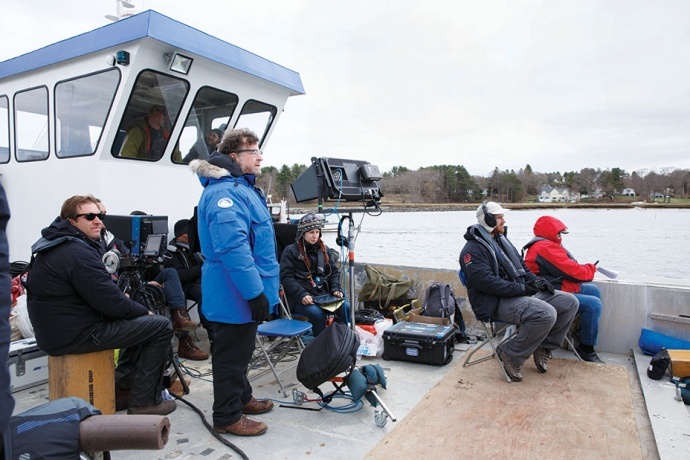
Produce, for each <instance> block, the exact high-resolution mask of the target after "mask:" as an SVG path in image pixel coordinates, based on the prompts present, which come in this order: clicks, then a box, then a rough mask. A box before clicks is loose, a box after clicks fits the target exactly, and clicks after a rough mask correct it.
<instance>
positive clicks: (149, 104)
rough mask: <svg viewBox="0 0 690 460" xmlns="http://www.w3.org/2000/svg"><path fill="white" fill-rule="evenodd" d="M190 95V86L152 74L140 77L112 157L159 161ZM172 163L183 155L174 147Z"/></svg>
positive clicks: (175, 79)
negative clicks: (183, 105)
mask: <svg viewBox="0 0 690 460" xmlns="http://www.w3.org/2000/svg"><path fill="white" fill-rule="evenodd" d="M188 93H189V82H187V81H186V80H182V79H180V78H175V77H171V76H170V75H164V74H162V73H158V72H154V71H152V70H145V71H143V72H141V73H140V74H139V76H138V77H137V81H136V83H135V84H134V89H133V90H132V95H131V97H130V99H129V102H127V108H126V109H125V113H124V115H123V116H122V120H121V121H120V126H119V127H118V130H117V134H116V136H115V142H113V146H112V148H111V153H112V154H113V156H115V157H119V158H128V159H136V160H144V161H158V160H160V159H161V158H162V157H163V154H164V152H165V150H166V149H167V147H168V143H169V142H170V141H171V139H170V133H171V132H172V130H173V127H174V126H175V123H176V122H177V118H178V117H179V115H180V109H181V108H182V104H183V103H184V100H185V98H186V97H187V94H188ZM172 157H173V161H181V159H182V154H181V153H180V149H179V146H178V145H177V143H175V146H174V147H173V152H172Z"/></svg>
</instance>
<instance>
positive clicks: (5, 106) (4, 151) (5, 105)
mask: <svg viewBox="0 0 690 460" xmlns="http://www.w3.org/2000/svg"><path fill="white" fill-rule="evenodd" d="M9 103H10V100H9V98H8V97H7V96H0V163H7V162H9V161H10V106H9Z"/></svg>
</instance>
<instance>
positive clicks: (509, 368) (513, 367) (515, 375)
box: [496, 345, 522, 382]
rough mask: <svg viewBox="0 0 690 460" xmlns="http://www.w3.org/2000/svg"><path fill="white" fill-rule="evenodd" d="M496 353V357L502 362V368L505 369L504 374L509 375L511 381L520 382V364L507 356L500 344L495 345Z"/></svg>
mask: <svg viewBox="0 0 690 460" xmlns="http://www.w3.org/2000/svg"><path fill="white" fill-rule="evenodd" d="M496 355H497V356H498V359H500V360H501V362H502V363H503V369H505V371H506V374H508V377H510V380H512V381H513V382H522V374H521V373H520V366H518V365H517V364H515V363H514V362H513V360H512V359H510V357H509V356H508V353H506V352H505V351H504V350H503V348H501V346H500V345H499V346H497V347H496Z"/></svg>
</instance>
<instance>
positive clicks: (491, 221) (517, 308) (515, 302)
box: [460, 201, 578, 382]
mask: <svg viewBox="0 0 690 460" xmlns="http://www.w3.org/2000/svg"><path fill="white" fill-rule="evenodd" d="M508 211H509V210H508V209H505V208H503V207H502V206H501V205H500V204H498V203H496V202H493V201H489V202H484V203H482V204H481V205H480V206H479V208H477V223H476V224H474V225H471V226H469V227H468V228H467V232H466V233H465V235H464V238H465V240H466V243H465V246H464V247H463V249H462V251H461V252H460V267H461V272H462V273H461V275H464V282H465V285H466V287H467V294H468V296H469V299H470V303H471V304H472V310H473V311H474V313H475V315H476V316H477V317H478V318H480V319H482V320H483V319H488V318H490V319H493V320H496V321H503V322H506V323H509V324H517V325H519V327H518V330H517V333H516V334H515V335H514V336H513V338H512V339H510V340H508V341H507V342H503V343H502V344H500V345H499V346H498V347H497V349H496V354H497V355H498V359H500V360H501V362H502V363H503V367H504V369H505V371H506V373H507V374H508V377H510V379H511V380H512V381H514V382H520V381H521V380H522V373H521V367H522V365H523V364H524V362H525V361H526V360H527V358H529V356H530V355H533V356H534V364H535V365H536V367H537V370H538V371H539V372H542V373H543V372H546V370H547V361H548V360H549V359H550V358H551V351H552V350H554V349H556V348H559V347H560V346H561V344H562V343H563V340H564V339H565V336H566V334H567V332H568V330H569V328H570V325H571V323H572V322H573V319H574V318H575V315H576V314H577V309H578V302H577V299H576V298H575V296H574V295H572V294H570V293H567V292H562V291H558V290H555V289H554V287H553V285H552V284H551V283H550V282H548V281H547V280H546V279H544V278H541V277H538V276H537V275H535V274H534V273H532V272H531V271H530V269H529V268H528V267H527V265H526V264H525V262H524V260H523V259H522V257H520V254H519V253H518V251H517V249H515V246H513V244H512V243H511V242H510V241H509V240H508V238H506V237H505V235H504V233H505V227H504V225H505V218H504V215H505V213H506V212H508Z"/></svg>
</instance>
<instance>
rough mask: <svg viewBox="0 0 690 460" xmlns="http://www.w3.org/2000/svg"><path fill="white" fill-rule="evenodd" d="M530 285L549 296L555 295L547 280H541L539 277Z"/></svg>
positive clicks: (554, 290)
mask: <svg viewBox="0 0 690 460" xmlns="http://www.w3.org/2000/svg"><path fill="white" fill-rule="evenodd" d="M532 285H533V286H534V287H535V288H537V289H539V290H540V291H546V292H548V293H549V294H551V295H554V294H555V293H556V289H554V287H553V284H551V283H550V282H549V280H547V279H545V278H542V277H540V276H539V277H537V279H536V280H534V281H533V282H532Z"/></svg>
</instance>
